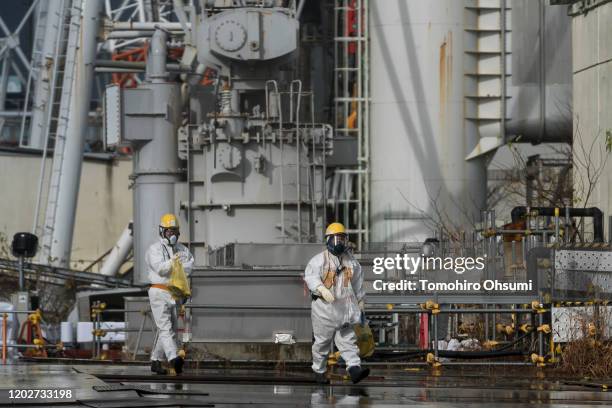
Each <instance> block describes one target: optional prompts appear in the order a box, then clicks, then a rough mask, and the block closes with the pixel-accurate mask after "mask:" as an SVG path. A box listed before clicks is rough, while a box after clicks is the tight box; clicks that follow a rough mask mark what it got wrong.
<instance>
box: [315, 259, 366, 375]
mask: <svg viewBox="0 0 612 408" xmlns="http://www.w3.org/2000/svg"><path fill="white" fill-rule="evenodd" d="M340 264H342V272H340V273H337V270H338V267H339V266H340ZM328 273H333V275H335V276H334V278H333V283H332V282H330V281H329V276H331V275H329V274H328ZM326 276H328V279H327V280H326V279H325V278H326ZM304 280H305V281H306V284H307V285H308V289H310V291H311V292H312V293H313V294H314V295H317V296H319V295H321V294H320V293H318V292H319V291H318V289H317V288H319V287H320V286H321V285H323V286H326V287H327V288H328V289H329V290H330V291H331V292H332V294H333V295H334V297H335V300H334V302H332V303H328V302H326V301H325V300H323V298H321V297H318V298H317V299H316V300H314V301H313V302H312V309H311V318H312V331H313V334H314V343H313V345H312V370H313V371H314V372H315V373H319V374H323V373H325V371H326V367H327V357H328V355H329V353H330V351H331V342H332V340H334V341H335V344H336V347H337V348H338V351H340V353H341V355H342V358H343V359H344V361H345V362H346V366H347V369H348V368H350V367H354V366H360V365H361V359H360V358H359V348H358V347H357V336H356V335H355V331H354V329H353V325H354V324H357V323H359V319H360V314H361V312H360V310H359V307H358V305H357V302H360V301H361V300H363V297H364V295H365V291H364V290H363V273H362V271H361V266H360V265H359V262H357V261H356V260H355V258H353V256H352V255H351V254H350V253H348V252H345V253H344V254H342V255H341V257H340V258H339V257H337V256H335V255H332V254H331V253H330V252H329V251H327V250H325V251H323V252H321V253H320V254H318V255H315V256H314V257H313V258H312V259H311V260H310V262H309V263H308V265H307V266H306V271H305V274H304ZM345 281H346V282H345ZM324 282H325V283H326V284H325V283H324ZM349 283H350V285H349ZM347 293H348V296H350V297H351V298H350V299H349V298H348V297H346V298H345V297H343V294H347ZM353 293H354V297H352V296H353Z"/></svg>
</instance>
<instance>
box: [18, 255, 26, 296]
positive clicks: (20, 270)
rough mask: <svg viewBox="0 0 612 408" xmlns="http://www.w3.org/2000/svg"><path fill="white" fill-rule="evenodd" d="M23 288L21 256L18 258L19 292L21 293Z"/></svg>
mask: <svg viewBox="0 0 612 408" xmlns="http://www.w3.org/2000/svg"><path fill="white" fill-rule="evenodd" d="M24 288H25V276H24V274H23V256H20V257H19V291H20V292H23V290H24Z"/></svg>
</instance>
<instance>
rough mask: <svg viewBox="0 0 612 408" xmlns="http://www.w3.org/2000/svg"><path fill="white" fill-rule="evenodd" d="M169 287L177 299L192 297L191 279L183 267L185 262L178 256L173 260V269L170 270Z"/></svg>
mask: <svg viewBox="0 0 612 408" xmlns="http://www.w3.org/2000/svg"><path fill="white" fill-rule="evenodd" d="M168 289H169V290H170V293H172V296H173V297H174V298H175V299H185V298H188V297H191V288H189V280H188V279H187V274H185V270H184V269H183V264H182V263H181V261H179V259H178V258H176V259H174V260H173V261H172V270H171V271H170V282H168Z"/></svg>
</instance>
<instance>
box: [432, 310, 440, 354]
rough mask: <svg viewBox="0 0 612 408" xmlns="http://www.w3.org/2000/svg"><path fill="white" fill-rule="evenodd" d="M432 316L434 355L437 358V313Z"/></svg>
mask: <svg viewBox="0 0 612 408" xmlns="http://www.w3.org/2000/svg"><path fill="white" fill-rule="evenodd" d="M432 316H433V332H434V356H435V357H436V360H438V355H439V354H440V353H438V314H432Z"/></svg>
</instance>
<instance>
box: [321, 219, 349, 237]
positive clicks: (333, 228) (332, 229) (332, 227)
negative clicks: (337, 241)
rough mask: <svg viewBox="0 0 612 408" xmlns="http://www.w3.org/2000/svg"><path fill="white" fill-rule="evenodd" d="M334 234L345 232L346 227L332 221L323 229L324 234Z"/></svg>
mask: <svg viewBox="0 0 612 408" xmlns="http://www.w3.org/2000/svg"><path fill="white" fill-rule="evenodd" d="M336 234H346V228H344V225H342V224H341V223H339V222H332V223H331V224H329V225H328V226H327V229H326V230H325V236H326V237H327V236H329V235H336Z"/></svg>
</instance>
